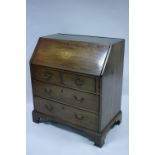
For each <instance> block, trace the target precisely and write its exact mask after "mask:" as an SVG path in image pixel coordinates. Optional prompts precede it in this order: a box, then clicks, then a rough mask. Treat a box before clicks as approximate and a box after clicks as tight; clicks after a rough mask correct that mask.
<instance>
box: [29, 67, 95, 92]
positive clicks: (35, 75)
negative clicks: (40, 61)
mask: <svg viewBox="0 0 155 155" xmlns="http://www.w3.org/2000/svg"><path fill="white" fill-rule="evenodd" d="M31 76H32V79H36V80H39V81H43V82H47V83H51V84H57V85H63V86H66V87H70V88H75V89H79V90H83V91H88V92H94V93H95V92H96V89H97V88H98V86H96V83H97V82H98V81H97V82H96V80H95V77H89V76H83V75H79V74H76V73H74V74H72V73H69V72H64V71H60V70H54V69H51V68H48V67H42V66H36V65H31ZM96 87H97V88H96Z"/></svg>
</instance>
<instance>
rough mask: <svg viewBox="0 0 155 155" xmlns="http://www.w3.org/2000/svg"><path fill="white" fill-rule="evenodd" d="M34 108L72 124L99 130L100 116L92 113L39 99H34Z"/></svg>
mask: <svg viewBox="0 0 155 155" xmlns="http://www.w3.org/2000/svg"><path fill="white" fill-rule="evenodd" d="M34 108H35V110H37V111H39V112H41V113H44V114H47V115H50V116H52V117H54V118H57V119H61V120H64V121H67V122H69V123H71V124H74V125H78V126H80V127H84V128H87V129H91V130H94V131H97V130H98V116H96V115H94V114H92V113H89V112H86V111H82V110H78V109H75V108H72V107H69V106H65V105H63V104H60V103H57V102H55V101H50V100H46V99H42V98H39V97H34Z"/></svg>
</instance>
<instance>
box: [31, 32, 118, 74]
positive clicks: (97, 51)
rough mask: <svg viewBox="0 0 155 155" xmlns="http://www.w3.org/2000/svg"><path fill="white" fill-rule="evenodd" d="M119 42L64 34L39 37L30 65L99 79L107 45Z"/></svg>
mask: <svg viewBox="0 0 155 155" xmlns="http://www.w3.org/2000/svg"><path fill="white" fill-rule="evenodd" d="M120 40H121V39H110V38H102V37H90V36H80V35H64V34H55V35H50V36H45V37H41V38H40V39H39V41H38V43H37V46H36V48H35V51H34V54H33V56H32V58H31V63H32V64H36V65H42V66H47V67H52V68H56V69H63V70H67V71H73V72H79V73H84V74H90V75H97V76H99V75H100V74H101V71H102V67H103V65H104V62H105V59H106V56H107V53H108V50H109V47H110V45H111V44H114V43H116V42H119V41H120Z"/></svg>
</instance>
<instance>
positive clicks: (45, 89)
mask: <svg viewBox="0 0 155 155" xmlns="http://www.w3.org/2000/svg"><path fill="white" fill-rule="evenodd" d="M44 92H45V93H46V94H47V95H51V94H52V89H50V88H44Z"/></svg>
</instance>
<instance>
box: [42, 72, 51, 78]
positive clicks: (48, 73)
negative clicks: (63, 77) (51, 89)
mask: <svg viewBox="0 0 155 155" xmlns="http://www.w3.org/2000/svg"><path fill="white" fill-rule="evenodd" d="M43 75H44V78H45V79H47V80H49V79H51V78H52V76H53V75H52V73H51V72H49V71H45V72H44V74H43Z"/></svg>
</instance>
